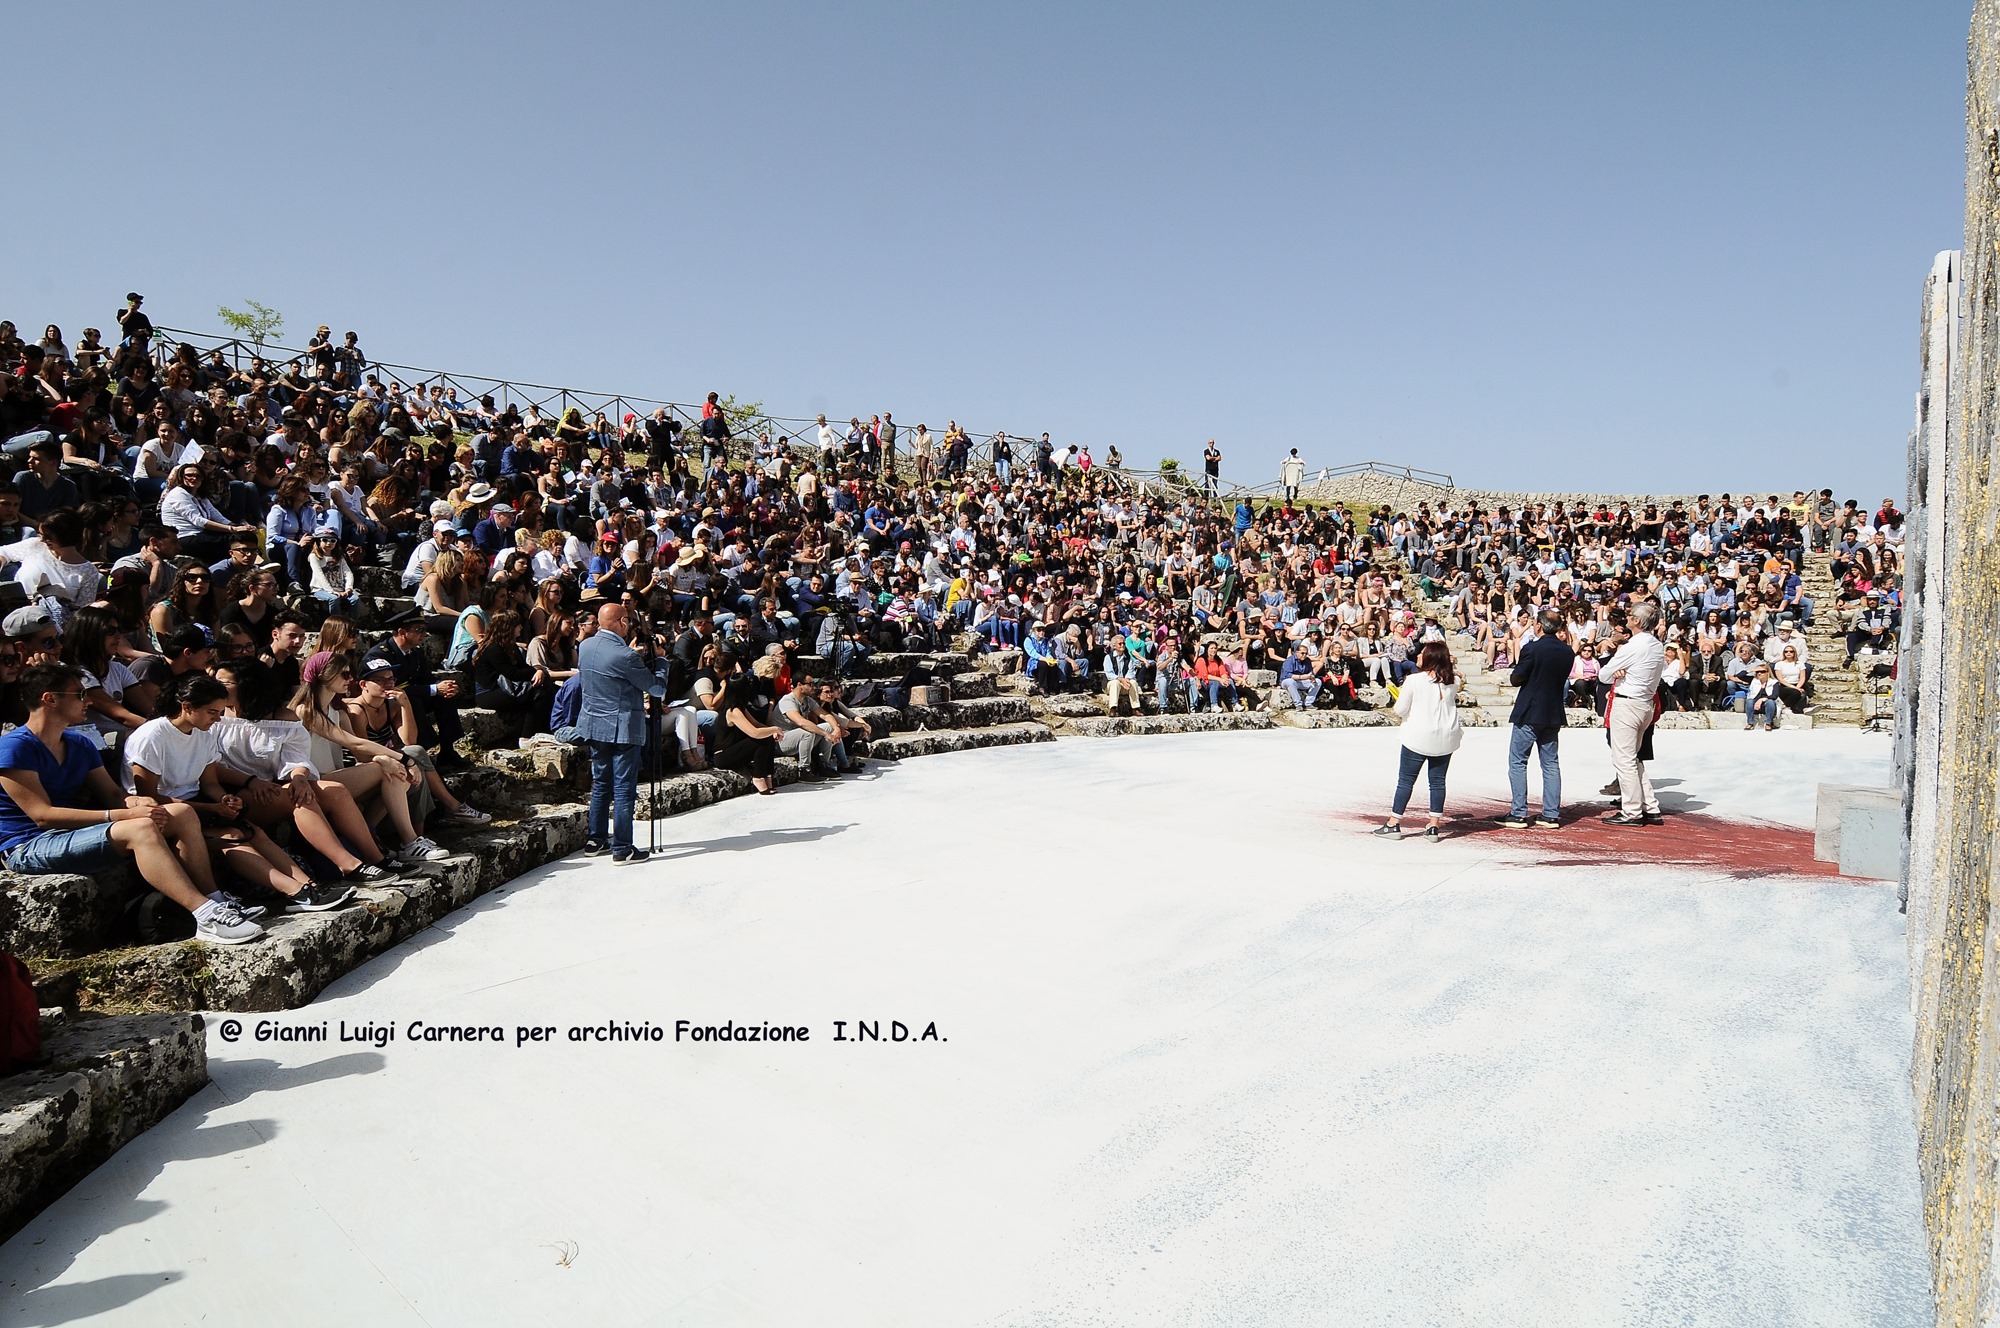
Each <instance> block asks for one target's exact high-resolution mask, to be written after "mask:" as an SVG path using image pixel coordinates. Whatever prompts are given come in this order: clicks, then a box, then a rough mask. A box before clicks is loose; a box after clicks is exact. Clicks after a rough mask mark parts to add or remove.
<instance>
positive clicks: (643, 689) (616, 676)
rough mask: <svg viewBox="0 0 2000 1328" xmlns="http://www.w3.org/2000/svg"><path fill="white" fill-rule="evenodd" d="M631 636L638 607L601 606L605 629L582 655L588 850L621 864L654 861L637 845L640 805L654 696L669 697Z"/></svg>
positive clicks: (579, 652)
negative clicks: (649, 702) (649, 701)
mask: <svg viewBox="0 0 2000 1328" xmlns="http://www.w3.org/2000/svg"><path fill="white" fill-rule="evenodd" d="M631 637H632V610H631V609H630V608H629V607H627V606H626V605H624V604H606V605H605V606H604V607H603V608H601V609H599V610H598V611H597V630H596V631H595V632H593V633H592V634H591V635H590V637H589V639H588V640H586V641H584V642H583V644H582V645H580V646H578V647H577V652H576V667H577V672H578V674H579V676H580V677H581V678H582V682H583V704H582V713H581V714H580V715H579V717H578V718H579V724H578V727H580V728H581V729H582V730H583V736H584V740H585V741H586V742H588V743H589V744H590V820H589V824H588V829H587V832H586V833H587V838H586V839H585V840H584V844H583V851H584V852H585V853H586V854H590V855H592V856H595V855H597V854H600V853H603V852H604V851H605V850H606V849H607V848H608V849H609V850H610V852H611V860H612V861H613V862H644V861H645V860H646V853H645V850H643V849H641V848H638V847H637V846H635V845H634V844H633V843H632V805H633V804H634V803H635V802H637V801H638V798H639V766H640V763H641V762H642V761H643V760H644V759H645V757H646V751H645V744H646V698H647V697H649V696H651V697H655V698H658V697H663V696H665V695H666V694H667V686H666V684H665V683H664V682H662V681H661V680H660V679H659V677H658V676H657V675H655V674H654V672H653V671H652V670H651V669H649V668H647V667H646V665H645V662H644V661H643V660H641V659H640V657H639V652H638V651H636V650H634V649H633V648H632V646H631V644H630V642H631ZM653 814H654V815H657V814H658V813H657V811H654V812H653ZM607 821H608V824H607Z"/></svg>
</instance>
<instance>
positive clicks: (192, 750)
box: [125, 719, 215, 798]
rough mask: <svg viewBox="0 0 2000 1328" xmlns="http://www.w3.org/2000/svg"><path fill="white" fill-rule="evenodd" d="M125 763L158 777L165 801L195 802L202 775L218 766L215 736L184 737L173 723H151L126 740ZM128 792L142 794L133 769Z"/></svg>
mask: <svg viewBox="0 0 2000 1328" xmlns="http://www.w3.org/2000/svg"><path fill="white" fill-rule="evenodd" d="M125 763H126V765H127V766H144V767H146V769H148V770H150V771H152V772H153V773H154V774H155V775H158V776H159V778H160V788H159V795H160V796H161V797H163V798H192V797H194V796H195V795H196V794H198V793H199V792H200V791H201V772H202V771H204V770H206V769H208V767H209V766H211V765H213V764H214V763H215V735H214V734H212V733H207V732H204V731H202V730H201V729H196V730H195V731H194V732H192V733H182V732H181V731H180V730H179V729H177V728H175V727H174V723H173V721H172V720H170V719H149V720H147V721H146V722H145V723H143V724H141V725H140V726H139V727H138V729H137V730H135V731H134V732H133V734H132V736H131V737H130V738H128V739H126V740H125ZM125 789H126V791H127V792H128V793H137V792H138V791H139V790H138V786H137V784H136V783H135V782H134V780H133V777H132V772H131V770H129V769H128V770H126V772H125Z"/></svg>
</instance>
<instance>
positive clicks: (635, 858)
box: [611, 848, 650, 862]
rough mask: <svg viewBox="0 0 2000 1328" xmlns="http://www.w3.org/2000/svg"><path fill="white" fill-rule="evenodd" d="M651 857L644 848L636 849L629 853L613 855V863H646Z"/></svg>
mask: <svg viewBox="0 0 2000 1328" xmlns="http://www.w3.org/2000/svg"><path fill="white" fill-rule="evenodd" d="M649 856H650V855H649V854H648V853H647V852H646V850H645V849H643V848H635V849H633V850H632V851H631V852H629V853H613V854H612V855H611V860H612V861H613V862H644V861H645V860H646V859H647V857H649Z"/></svg>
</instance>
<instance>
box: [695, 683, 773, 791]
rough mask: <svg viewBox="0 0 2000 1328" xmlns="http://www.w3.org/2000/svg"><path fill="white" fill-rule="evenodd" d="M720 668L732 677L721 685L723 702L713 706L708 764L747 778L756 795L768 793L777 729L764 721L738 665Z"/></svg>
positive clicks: (750, 684)
mask: <svg viewBox="0 0 2000 1328" xmlns="http://www.w3.org/2000/svg"><path fill="white" fill-rule="evenodd" d="M723 667H724V668H725V669H728V670H729V671H730V674H731V676H729V677H728V678H727V679H726V680H725V681H724V682H723V684H722V700H721V701H720V702H719V703H718V704H717V705H716V707H715V709H716V720H715V736H714V738H713V739H711V743H710V747H709V757H708V759H709V764H711V765H713V766H715V767H717V768H718V769H722V770H734V771H736V772H737V773H738V774H743V775H748V776H750V782H751V784H752V785H754V786H755V787H756V790H757V791H758V792H759V793H770V792H771V791H772V788H771V774H772V769H773V766H774V764H775V763H776V761H777V759H778V738H779V736H780V730H779V729H778V728H777V727H776V726H775V725H772V724H770V723H768V722H766V717H767V714H768V712H766V711H763V710H761V709H760V708H759V706H758V703H757V694H756V686H755V684H754V683H753V682H752V681H751V680H750V679H749V678H746V677H744V676H743V675H742V674H741V673H740V672H737V671H736V670H737V669H740V667H741V666H740V665H739V664H734V663H725V664H724V665H723Z"/></svg>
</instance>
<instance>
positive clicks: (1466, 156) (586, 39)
mask: <svg viewBox="0 0 2000 1328" xmlns="http://www.w3.org/2000/svg"><path fill="white" fill-rule="evenodd" d="M1969 8H1970V7H1969V5H1968V4H1967V3H1965V0H1953V2H1952V3H1940V2H1938V0H1906V2H1905V3H1898V4H1878V3H1870V4H1858V3H1839V2H1838V0H1819V3H1814V4H1805V3H1750V4H1743V3H1732V4H1721V3H1711V2H1709V0H1688V2H1686V3H1680V4H1674V5H1648V6H1641V5H1627V4H1604V3H1601V0H1600V2H1599V3H1590V4H1585V3H1573V4H1536V5H1528V4H1498V5H1496V4H1471V3H1466V4H1451V5H1446V4H1435V3H1431V4H1426V3H1414V2H1413V3H1398V4H1388V5H1382V4H1371V5H1365V6H1364V5H1348V4H1333V3H1327V4H1318V5H1288V6H1283V7H1271V8H1262V9H1255V8H1252V9H1245V8H1244V7H1241V6H1229V7H1222V6H1209V7H1203V8H1200V9H1196V8H1192V7H1182V6H1178V5H1130V4H1126V5H1083V6H1076V5H1060V6H1059V5H1041V6H1037V5H1026V4H1016V5H1006V6H998V5H990V6H970V5H926V6H917V5H908V6H902V5H898V6H888V5H882V6H861V5H851V6H849V5H843V6H820V5H793V4H762V5H740V6H718V5H698V6H696V5H689V6H683V5H670V4H643V5H642V4H631V5H615V6H588V5H566V6H560V7H556V6H532V7H531V6H502V5H495V6H460V5H450V4H423V5H415V6H383V7H379V8H377V7H373V6H369V5H366V4H349V5H342V6H334V7H331V8H329V7H326V6H273V5H245V6H241V7H238V8H235V9H230V8H227V7H224V6H217V5H211V6H200V7H191V6H162V5H150V6H137V5H53V4H45V5H30V6H20V7H17V8H15V9H14V10H12V11H11V12H10V13H9V15H8V19H7V27H8V40H7V52H6V54H5V56H4V57H0V67H4V70H5V73H6V81H7V86H8V90H9V94H10V96H9V103H10V105H11V106H12V107H13V108H14V110H15V114H16V115H17V117H23V118H21V119H19V120H17V129H16V132H15V134H14V135H13V141H14V143H15V148H14V149H13V152H12V153H11V156H12V162H11V166H12V169H11V170H10V171H9V178H10V183H11V188H10V190H9V194H10V197H11V200H12V202H11V206H10V209H9V211H10V213H11V216H12V219H13V222H14V226H13V229H12V234H13V237H14V245H13V252H14V260H13V261H12V262H10V263H8V264H7V265H6V266H5V268H4V269H3V270H0V316H4V317H11V318H13V319H14V320H15V321H16V322H18V323H19V324H21V326H22V327H23V329H24V331H29V332H30V333H31V334H33V333H37V332H39V331H40V325H41V324H42V323H44V322H49V321H54V322H57V323H59V324H61V325H62V326H63V329H64V331H65V333H66V334H68V335H70V336H71V337H72V338H74V336H75V333H76V330H77V329H78V328H80V327H81V326H83V325H84V324H86V323H89V324H95V325H97V326H99V327H103V328H110V327H112V314H113V311H114V310H115V309H116V307H117V305H118V302H119V297H120V296H121V295H123V293H124V292H125V291H126V289H127V288H132V289H138V290H141V291H143V292H145V293H146V295H147V297H148V309H149V311H150V312H151V313H152V315H153V318H154V319H155V321H156V322H159V323H161V324H164V325H171V326H180V327H192V328H196V329H205V328H211V327H215V326H216V319H215V317H214V309H215V306H216V305H217V304H219V303H231V304H234V303H238V302H240V301H241V300H243V299H245V298H254V299H258V300H262V301H263V302H265V303H267V304H270V305H274V306H276V307H277V308H278V309H280V310H281V311H283V313H284V314H285V315H286V317H287V322H288V325H287V337H286V340H287V341H288V342H290V343H291V344H301V343H302V342H303V339H304V337H305V336H306V335H307V334H309V332H310V330H311V328H312V327H313V325H314V324H316V323H319V322H326V323H329V324H331V325H332V326H333V327H334V329H335V331H336V332H340V331H344V330H346V329H348V328H353V329H355V330H357V331H359V332H360V333H361V334H362V344H363V346H364V347H366V348H367V350H368V351H369V352H370V353H371V354H373V355H375V356H377V357H379V358H382V359H388V360H395V361H402V362H416V363H419V364H425V365H432V366H436V367H440V368H447V369H455V370H462V371H467V372H481V373H490V374H498V375H508V376H516V377H521V378H526V379H534V380H539V381H542V382H556V383H564V384H570V385H574V386H578V387H582V388H587V389H601V390H614V391H625V392H632V393H636V394H643V395H650V396H662V397H667V398H671V399H675V400H692V399H696V398H697V397H698V396H699V395H700V394H702V393H705V392H707V391H709V390H710V389H715V390H719V391H723V392H733V393H735V394H737V395H739V396H741V397H745V398H755V399H761V400H763V401H764V402H765V404H766V406H767V407H768V408H769V409H771V410H774V411H777V412H779V413H782V414H810V413H813V412H815V411H819V410H824V411H826V412H827V413H828V414H829V415H835V416H838V417H840V418H845V417H846V416H848V415H852V414H861V415H862V416H864V417H865V416H866V415H867V414H869V413H870V412H872V411H877V410H882V409H888V410H892V411H894V412H895V414H896V417H897V419H898V420H900V421H902V422H903V423H904V424H905V425H910V424H915V423H916V422H918V421H920V420H921V421H925V422H927V423H929V424H931V426H932V427H933V428H937V427H940V426H942V424H943V423H944V421H945V419H946V418H947V417H956V418H957V419H958V420H960V421H961V422H962V423H964V424H966V425H967V426H968V427H970V428H973V429H975V430H980V431H986V430H991V429H994V428H1004V429H1008V430H1009V431H1021V432H1029V431H1034V432H1039V431H1040V430H1043V429H1047V430H1050V431H1051V432H1052V433H1053V434H1054V435H1055V437H1056V439H1057V440H1058V441H1059V442H1063V441H1087V442H1090V443H1092V444H1093V445H1094V450H1097V451H1098V452H1099V454H1100V455H1101V450H1102V446H1103V445H1104V444H1106V443H1110V442H1116V443H1118V444H1119V446H1120V448H1121V449H1122V450H1123V451H1124V453H1125V455H1126V457H1127V458H1128V460H1129V461H1130V462H1131V463H1133V464H1143V465H1151V464H1154V463H1155V462H1156V461H1157V460H1158V459H1159V458H1160V457H1162V456H1177V457H1179V458H1180V459H1181V460H1182V461H1184V462H1188V461H1193V460H1194V459H1195V458H1196V457H1197V456H1198V455H1199V452H1200V450H1201V444H1202V441H1203V440H1204V439H1206V438H1207V437H1209V436H1210V435H1214V436H1215V437H1217V438H1218V439H1219V440H1220V441H1221V446H1222V448H1223V451H1224V456H1225V462H1224V473H1225V474H1228V475H1230V476H1231V477H1232V478H1236V479H1239V480H1244V481H1251V482H1257V481H1262V480H1265V479H1269V478H1272V477H1274V476H1275V473H1276V466H1277V461H1278V458H1279V456H1280V455H1282V453H1283V450H1284V449H1285V448H1287V447H1292V446H1296V447H1298V448H1299V449H1300V452H1301V454H1302V455H1304V456H1305V457H1306V458H1307V460H1308V462H1309V463H1310V464H1311V465H1313V466H1319V465H1322V464H1339V463H1344V462H1350V461H1359V460H1365V459H1370V458H1381V459H1386V460H1394V461H1405V462H1408V463H1411V464H1417V465H1422V466H1425V467H1429V468H1434V469H1439V470H1445V471H1449V472H1451V473H1452V474H1453V475H1454V476H1456V477H1457V478H1458V480H1459V481H1460V482H1461V483H1464V484H1473V485H1486V486H1492V487H1523V488H1529V487H1533V488H1550V489H1555V488H1586V487H1599V488H1607V489H1615V490H1632V491H1637V490H1647V489H1652V490H1678V489H1724V488H1732V487H1734V488H1738V489H1741V488H1746V487H1750V486H1770V485H1774V484H1782V485H1784V486H1786V487H1791V486H1793V485H1795V484H1803V483H1806V482H1809V481H1818V480H1821V479H1824V480H1825V481H1826V482H1828V483H1831V484H1833V485H1834V486H1835V487H1836V488H1837V489H1839V490H1840V491H1841V492H1842V494H1843V496H1845V495H1847V494H1849V493H1853V494H1854V495H1856V496H1860V497H1863V498H1870V499H1872V498H1877V497H1880V496H1881V495H1882V494H1883V493H1888V492H1892V491H1893V492H1895V493H1898V494H1900V493H1901V492H1902V476H1903V448H1904V439H1905V435H1906V433H1907V431H1908V428H1909V425H1910V416H1911V410H1912V400H1913V396H1914V393H1915V389H1916V381H1917V380H1916V374H1917V350H1916V339H1917V331H1918V310H1919V301H1920V292H1921V283H1922V280H1923V277H1924V274H1925V272H1926V271H1927V269H1928V267H1929V264H1930V260H1931V256H1932V254H1933V253H1934V252H1936V251H1937V250H1939V249H1944V248H1954V247H1956V246H1957V245H1958V244H1959V241H1960V236H1961V234H1962V231H1963V174H1964V167H1963V160H1964V130H1963V99H1964V77H1965V33H1966V27H1967V23H1968V18H1969ZM31 190H32V199H33V201H30V191H31ZM30 224H32V225H33V228H34V232H33V235H32V237H30V236H29V235H28V234H27V233H26V228H27V227H28V226H29V225H30Z"/></svg>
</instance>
